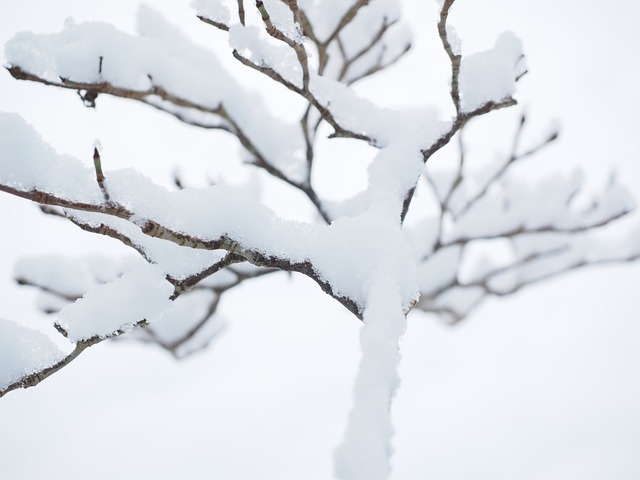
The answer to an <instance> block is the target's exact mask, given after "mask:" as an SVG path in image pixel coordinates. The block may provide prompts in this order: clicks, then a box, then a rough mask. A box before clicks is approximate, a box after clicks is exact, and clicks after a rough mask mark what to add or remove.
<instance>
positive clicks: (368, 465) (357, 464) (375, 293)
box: [335, 274, 406, 480]
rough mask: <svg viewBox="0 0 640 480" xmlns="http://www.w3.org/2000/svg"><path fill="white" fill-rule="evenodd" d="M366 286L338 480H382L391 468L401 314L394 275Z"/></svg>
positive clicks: (380, 277)
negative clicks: (357, 355) (351, 400)
mask: <svg viewBox="0 0 640 480" xmlns="http://www.w3.org/2000/svg"><path fill="white" fill-rule="evenodd" d="M369 287H370V288H369V298H368V302H367V308H366V310H365V312H364V326H363V327H362V329H361V331H360V345H361V348H362V358H361V360H360V366H359V368H358V373H357V376H356V383H355V392H354V405H353V408H352V410H351V412H350V414H349V419H348V423H347V429H346V433H345V435H344V438H343V441H342V444H341V445H340V446H339V447H338V449H337V450H336V453H335V474H336V477H337V478H339V479H341V480H365V479H366V480H385V479H386V478H388V476H389V473H390V471H391V467H390V463H389V458H390V456H391V445H390V440H391V437H392V435H393V426H392V425H391V418H390V409H391V402H392V400H393V397H394V396H395V393H396V390H397V389H398V386H399V384H400V378H399V376H398V371H397V366H398V363H399V361H400V352H399V347H398V342H399V340H400V337H401V336H402V334H403V333H404V330H405V328H406V318H405V315H404V312H403V311H402V309H401V308H399V305H400V303H401V297H400V295H399V292H398V289H397V287H396V284H395V280H394V279H392V278H390V277H388V276H386V275H385V274H381V275H378V276H376V279H375V280H374V283H373V284H372V285H370V286H369Z"/></svg>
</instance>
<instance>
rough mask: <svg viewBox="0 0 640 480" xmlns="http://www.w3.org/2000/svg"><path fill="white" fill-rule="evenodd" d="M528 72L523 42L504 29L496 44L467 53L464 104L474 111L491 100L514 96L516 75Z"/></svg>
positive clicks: (462, 65) (463, 70)
mask: <svg viewBox="0 0 640 480" xmlns="http://www.w3.org/2000/svg"><path fill="white" fill-rule="evenodd" d="M523 71H524V58H523V53H522V43H521V42H520V40H519V39H518V38H517V37H516V36H515V35H514V34H513V33H512V32H504V33H503V34H502V35H500V37H498V40H497V41H496V45H495V46H494V47H493V48H492V49H491V50H487V51H484V52H478V53H474V54H471V55H467V56H463V57H462V61H461V63H460V104H461V105H460V106H461V111H462V112H463V113H466V112H470V111H472V110H474V109H476V108H478V107H480V106H482V105H484V104H486V103H488V102H492V101H493V102H499V101H501V100H505V99H507V98H510V97H511V96H513V94H514V92H515V85H516V78H517V76H518V75H519V74H521V73H523Z"/></svg>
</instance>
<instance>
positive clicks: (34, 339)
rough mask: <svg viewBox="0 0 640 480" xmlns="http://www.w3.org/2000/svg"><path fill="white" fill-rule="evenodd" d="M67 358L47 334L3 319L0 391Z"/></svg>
mask: <svg viewBox="0 0 640 480" xmlns="http://www.w3.org/2000/svg"><path fill="white" fill-rule="evenodd" d="M64 357H65V354H64V353H63V352H62V351H61V350H59V349H58V347H57V346H56V345H55V344H54V343H53V342H52V341H51V340H49V338H48V337H47V336H46V335H45V334H43V333H41V332H39V331H37V330H33V329H31V328H27V327H23V326H22V325H19V324H17V323H15V322H12V321H10V320H6V319H4V318H0V390H3V389H5V388H6V387H8V386H9V385H11V384H12V383H14V382H17V381H18V380H20V379H22V378H24V377H26V376H28V375H29V374H32V373H35V372H39V371H41V370H43V369H45V368H47V367H50V366H52V365H54V364H56V363H57V362H59V361H60V360H62V359H63V358H64Z"/></svg>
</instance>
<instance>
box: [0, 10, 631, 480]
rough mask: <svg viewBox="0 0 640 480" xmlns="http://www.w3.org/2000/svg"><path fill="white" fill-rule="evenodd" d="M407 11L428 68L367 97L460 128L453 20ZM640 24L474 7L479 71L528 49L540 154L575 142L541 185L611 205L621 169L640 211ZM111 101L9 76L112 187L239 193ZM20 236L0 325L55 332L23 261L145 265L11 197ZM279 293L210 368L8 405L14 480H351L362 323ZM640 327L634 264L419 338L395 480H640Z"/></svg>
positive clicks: (280, 288) (278, 288) (106, 354)
mask: <svg viewBox="0 0 640 480" xmlns="http://www.w3.org/2000/svg"><path fill="white" fill-rule="evenodd" d="M246 3H250V2H246ZM402 3H403V5H404V7H405V11H406V12H407V13H408V18H409V19H410V21H411V25H412V27H413V29H414V31H415V33H416V37H417V40H416V45H415V48H414V49H413V51H412V52H411V53H410V54H409V55H408V56H407V58H406V59H405V60H404V61H402V62H401V63H400V64H398V65H397V67H396V69H395V73H393V74H391V73H390V74H389V75H387V76H382V77H381V78H380V79H378V80H373V79H372V81H370V82H367V83H365V84H363V85H362V87H361V91H362V93H363V94H365V95H367V96H370V97H372V98H377V99H379V101H380V102H382V103H385V104H389V105H416V104H428V103H430V102H433V101H437V102H439V105H441V106H442V108H446V100H447V98H446V92H447V84H446V81H447V70H446V67H447V65H446V57H445V56H444V55H443V54H442V52H440V51H439V48H438V44H437V43H434V42H435V41H436V39H437V37H436V26H435V22H436V10H437V5H436V2H435V1H433V0H425V1H418V0H404V1H403V2H402ZM153 4H154V6H156V8H158V9H159V10H160V11H162V12H165V13H166V14H167V16H169V17H170V18H171V19H172V20H174V21H175V22H176V23H178V24H180V25H181V26H182V27H183V28H184V29H185V30H187V31H189V32H190V33H191V34H193V35H194V37H195V38H196V40H197V41H198V42H200V43H203V44H206V43H208V42H214V41H220V39H221V37H220V35H218V34H217V33H215V32H212V31H211V30H210V29H208V28H206V26H204V25H202V24H200V22H198V21H197V20H196V19H195V18H194V17H193V12H192V11H191V10H190V9H189V8H188V1H186V0H179V1H174V2H170V1H168V0H166V1H158V2H153ZM136 8H137V2H131V1H125V0H110V1H106V0H97V1H95V2H83V1H80V0H58V1H55V2H45V1H43V0H39V1H36V0H25V1H21V2H16V1H10V0H0V43H2V44H4V42H6V41H7V40H8V39H9V38H11V36H12V35H14V34H15V33H16V32H17V31H21V30H34V31H38V32H50V31H56V30H58V29H60V28H61V27H62V25H63V23H64V20H65V18H67V17H70V16H71V17H74V19H75V20H76V21H83V20H86V19H100V20H106V21H109V22H113V23H116V25H118V26H119V27H120V28H123V29H125V30H129V31H132V30H133V27H134V18H135V11H136ZM639 18H640V7H638V6H637V4H636V3H635V2H630V1H628V0H614V1H609V2H596V1H591V0H587V1H579V0H563V1H552V0H537V1H532V0H485V1H482V2H481V1H478V0H475V1H474V0H459V1H458V2H457V3H456V5H455V8H454V13H453V15H452V23H453V24H454V25H455V26H456V28H457V31H458V34H459V35H460V37H461V38H462V41H463V51H464V52H473V51H475V50H481V49H484V48H488V47H490V46H491V45H492V44H493V42H494V40H495V38H496V37H497V36H498V35H499V33H500V32H501V31H503V30H506V29H508V30H512V31H514V32H515V33H516V34H517V35H518V36H519V37H520V38H521V39H522V40H523V44H524V49H525V53H526V55H527V62H528V67H529V71H530V73H529V74H528V75H527V76H526V77H525V78H524V79H523V80H522V82H521V85H520V89H519V92H518V95H517V98H518V99H519V101H520V104H521V106H523V107H525V108H526V109H527V111H528V112H530V117H531V130H530V133H531V135H532V136H534V137H535V134H536V133H540V132H545V131H547V129H548V128H549V125H550V124H551V123H555V124H558V125H560V127H561V135H562V136H561V139H560V141H559V142H558V143H557V144H556V145H554V146H553V148H550V149H548V150H547V151H545V152H544V154H542V155H541V156H540V158H539V159H537V160H536V161H539V164H540V170H541V171H545V172H549V171H550V170H551V169H559V170H563V171H566V169H569V168H571V167H575V166H582V167H583V168H584V170H585V172H586V175H587V177H588V183H589V185H590V186H592V187H593V188H597V187H598V185H601V184H603V183H604V182H605V181H606V178H607V176H608V175H609V173H610V171H611V170H612V169H616V170H617V171H618V172H619V176H620V178H621V180H622V182H623V183H624V184H625V185H627V186H628V187H629V189H630V190H631V191H632V192H633V193H634V195H635V196H636V198H638V199H640V163H639V162H638V155H639V148H638V145H639V143H638V127H639V126H640V123H639V121H638V118H637V112H638V111H640V56H639V55H638V54H637V50H638V48H640V29H638V28H637V20H638V19H639ZM100 100H102V101H100ZM100 100H99V104H98V111H97V112H93V111H89V110H87V109H85V108H84V107H83V106H82V105H81V102H80V101H79V99H78V98H77V97H76V96H75V93H73V92H60V91H56V90H55V89H52V88H46V87H43V86H41V85H32V84H28V83H25V82H17V81H15V80H13V79H12V78H11V77H10V76H9V74H8V73H6V72H0V110H2V111H15V112H18V113H21V114H22V115H23V116H24V117H25V118H26V119H27V121H28V122H30V123H32V124H33V125H34V126H36V128H37V129H38V130H39V131H40V132H41V134H42V136H43V137H44V139H45V140H46V141H47V142H49V143H50V144H52V145H53V146H54V147H55V148H56V149H57V150H59V151H61V152H65V153H69V154H72V155H74V156H78V157H83V156H84V157H87V158H88V157H89V156H90V154H91V145H92V144H93V141H94V139H95V138H96V137H99V138H100V140H101V141H102V144H103V145H104V147H105V154H104V157H105V159H109V162H110V164H109V168H119V167H123V166H136V167H138V168H140V169H141V170H142V171H143V172H144V173H145V174H146V175H149V176H152V177H153V178H156V179H158V180H160V181H162V180H164V181H166V180H167V178H169V177H168V176H167V172H168V171H170V169H171V168H173V167H175V166H176V165H179V166H180V167H181V168H183V169H185V170H186V169H187V168H188V165H190V164H192V163H193V164H195V165H197V168H198V169H200V168H203V166H204V165H205V164H206V165H209V167H208V168H210V169H211V171H212V172H213V174H216V172H218V171H223V169H222V168H218V169H217V167H215V165H214V166H211V157H212V156H213V157H215V158H214V162H213V163H214V164H216V165H220V164H221V163H222V162H217V163H216V162H215V160H216V159H217V158H218V157H224V155H225V152H229V151H233V150H230V149H231V148H233V147H231V145H232V142H226V141H224V140H220V139H219V138H218V137H215V138H213V139H212V138H211V137H212V136H211V135H210V134H209V133H207V132H196V131H192V130H190V129H188V128H186V127H181V126H177V124H176V122H175V121H173V120H172V119H169V118H167V117H163V116H161V115H159V114H156V113H155V112H151V111H149V110H148V109H145V108H144V107H142V106H137V105H130V104H128V103H126V102H123V101H117V100H106V99H100ZM272 101H273V102H274V103H275V102H277V101H278V97H277V96H276V97H274V98H273V99H272ZM517 108H520V107H517ZM513 118H514V116H513V114H510V113H508V112H505V113H499V114H495V115H494V116H492V117H489V118H487V119H485V120H482V121H481V122H483V123H482V124H483V128H479V129H478V130H477V132H475V133H470V140H471V139H472V140H473V142H472V143H470V147H474V148H476V149H477V151H479V152H484V153H486V154H487V155H491V154H492V153H494V152H495V151H496V150H497V149H499V148H501V147H502V146H504V145H505V144H508V141H509V133H508V131H509V128H511V127H512V123H510V122H512V121H513ZM0 135H1V132H0ZM433 161H434V162H437V161H441V162H443V161H446V156H442V157H440V158H434V159H433ZM187 162H188V163H187ZM276 193H277V192H276ZM272 196H273V197H274V198H273V199H272V201H273V202H274V205H276V206H277V205H280V204H283V203H285V201H284V200H278V198H275V197H277V195H276V194H275V193H273V195H272ZM279 202H280V203H279ZM0 225H2V235H0V252H1V255H0V292H1V293H0V316H3V317H7V318H12V319H15V320H19V321H21V322H24V323H26V324H29V325H37V324H38V323H39V322H43V321H44V320H43V317H40V316H38V314H37V313H36V311H35V309H34V308H33V306H32V302H33V298H34V297H33V295H32V293H31V292H28V291H27V290H25V289H21V288H18V287H16V286H14V285H13V284H12V283H11V282H10V278H11V272H12V265H13V263H14V261H15V260H16V259H17V258H20V257H22V256H25V255H30V254H43V253H51V252H59V253H60V252H62V253H65V254H74V253H85V252H87V253H89V252H93V253H96V252H98V253H109V252H112V251H118V252H123V251H124V250H123V248H118V247H117V246H114V245H113V242H111V241H109V240H107V239H102V238H96V237H95V236H90V235H88V234H83V233H81V232H78V231H77V229H74V228H73V227H71V226H68V225H65V224H64V223H63V222H60V221H56V220H55V219H47V220H43V218H42V216H41V215H40V214H39V212H38V211H37V208H35V207H34V206H32V205H29V204H28V203H27V202H25V201H21V200H19V199H14V198H11V197H9V196H8V195H0ZM614 241H615V240H614V239H613V238H612V242H614ZM638 241H639V242H640V239H638ZM264 280H265V281H263V280H259V281H255V282H253V283H252V284H251V285H248V286H247V287H246V288H243V289H242V290H241V291H239V292H237V293H233V294H232V295H230V296H229V298H225V300H224V301H223V303H222V305H221V314H223V315H225V317H227V318H228V320H229V323H230V327H229V329H228V330H227V332H226V333H225V334H224V336H222V337H221V338H220V340H219V341H218V342H217V343H215V344H214V345H213V346H212V348H211V349H210V350H209V351H208V352H206V353H204V354H201V355H197V356H194V357H192V358H190V359H188V360H186V361H184V362H181V363H177V362H175V361H173V360H172V359H171V358H169V357H168V356H167V355H166V354H164V353H163V352H160V351H157V350H155V349H151V348H145V347H142V346H139V345H132V344H128V343H126V344H125V343H119V344H105V345H100V346H98V347H96V348H93V349H91V350H90V351H88V352H87V353H85V354H84V355H83V356H82V357H81V358H79V359H78V360H77V361H76V362H75V364H74V365H73V366H71V367H69V368H66V369H65V370H63V371H62V372H61V373H59V374H57V375H55V376H54V377H52V378H50V379H49V380H47V381H46V382H44V383H43V384H42V385H40V386H38V387H37V388H34V389H30V390H27V391H19V392H13V393H11V394H9V395H7V397H5V398H3V399H1V400H0V478H3V479H4V478H6V479H12V480H13V479H18V480H22V479H24V480H27V479H36V478H52V479H57V478H66V479H74V480H75V479H85V478H91V479H114V478H118V479H134V478H140V476H142V475H144V476H145V477H149V478H156V479H173V478H189V479H199V478H220V479H253V478H267V479H278V480H289V479H290V480H294V479H295V480H297V479H305V480H316V479H317V480H320V479H323V480H325V479H328V478H332V477H331V462H332V458H331V455H332V450H333V448H334V447H335V445H337V443H338V441H339V439H340V437H341V434H342V429H343V427H344V422H345V420H346V414H347V411H348V408H349V405H350V397H351V388H352V387H351V382H352V379H353V375H354V373H355V368H356V363H357V359H358V345H357V342H358V339H357V333H358V322H357V321H356V320H354V319H353V318H350V316H349V315H348V314H347V313H346V312H345V311H343V309H342V307H340V306H338V305H337V304H336V302H334V301H332V300H331V299H330V298H328V297H327V296H325V295H324V294H322V293H320V292H319V290H318V288H317V286H315V284H313V283H312V282H310V281H306V280H304V279H297V280H295V281H291V280H290V279H289V278H288V277H287V276H285V275H282V276H280V277H278V278H277V279H268V281H267V279H264ZM639 311H640V265H638V264H634V265H622V266H609V267H599V268H589V269H585V270H583V271H581V272H578V273H575V274H571V275H567V276H564V277H561V278H558V279H555V280H553V281H550V282H547V283H545V284H542V285H536V286H533V287H531V288H529V289H527V290H525V291H523V292H522V293H519V294H518V295H516V296H514V297H512V298H508V299H499V300H490V301H487V302H486V303H485V304H484V305H483V306H482V307H481V308H479V309H478V310H477V311H476V312H475V313H474V314H473V315H472V316H471V317H470V318H468V319H467V320H466V321H465V322H464V323H463V324H461V325H459V326H457V327H455V328H449V327H445V326H443V325H441V324H439V323H437V322H435V321H434V320H433V319H432V318H427V317H426V316H423V315H420V314H415V315H414V316H412V317H410V319H409V327H408V331H407V333H406V335H405V338H404V341H403V344H402V351H403V362H402V365H401V376H402V385H401V389H400V393H399V395H398V397H397V399H396V402H395V404H394V410H393V417H394V422H395V425H396V428H397V437H396V441H395V445H396V454H395V456H394V459H393V463H394V465H395V471H394V474H393V476H392V479H393V480H414V479H415V480H422V479H427V478H429V479H438V480H466V479H474V480H475V479H492V480H494V479H504V480H511V479H516V478H517V479H525V480H555V479H557V480H561V479H562V480H564V479H570V478H580V479H581V480H599V479H617V480H627V479H628V480H632V479H637V478H640V454H639V453H640V407H639V406H640V348H639V347H638V345H640V318H638V317H639V315H638V312H639ZM0 368H1V365H0Z"/></svg>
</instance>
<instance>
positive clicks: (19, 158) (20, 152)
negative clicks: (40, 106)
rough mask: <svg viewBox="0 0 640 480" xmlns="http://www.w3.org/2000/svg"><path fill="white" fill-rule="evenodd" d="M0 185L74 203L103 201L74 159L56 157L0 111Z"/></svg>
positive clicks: (26, 128)
mask: <svg viewBox="0 0 640 480" xmlns="http://www.w3.org/2000/svg"><path fill="white" fill-rule="evenodd" d="M62 172H64V174H62ZM0 183H1V184H3V185H6V186H8V187H11V188H15V189H17V190H20V191H24V192H29V191H31V190H34V189H40V190H43V191H47V192H49V193H51V194H53V195H56V196H58V197H61V198H64V199H69V200H74V201H78V202H86V203H93V202H95V203H99V202H101V201H102V198H103V197H102V193H101V192H100V189H99V188H98V184H97V183H96V181H95V173H93V172H92V171H91V170H90V169H88V168H85V167H84V166H83V165H82V163H81V162H80V161H79V160H76V159H75V158H72V157H69V156H65V155H58V154H57V153H56V152H55V151H54V150H53V149H52V148H51V147H50V146H49V145H48V144H46V143H45V142H44V141H43V140H42V139H41V138H40V136H39V135H38V134H37V133H36V132H35V131H34V130H33V128H32V127H31V126H30V125H28V124H27V123H26V122H25V121H24V120H23V119H22V118H21V117H20V116H19V115H16V114H14V113H3V112H0Z"/></svg>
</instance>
